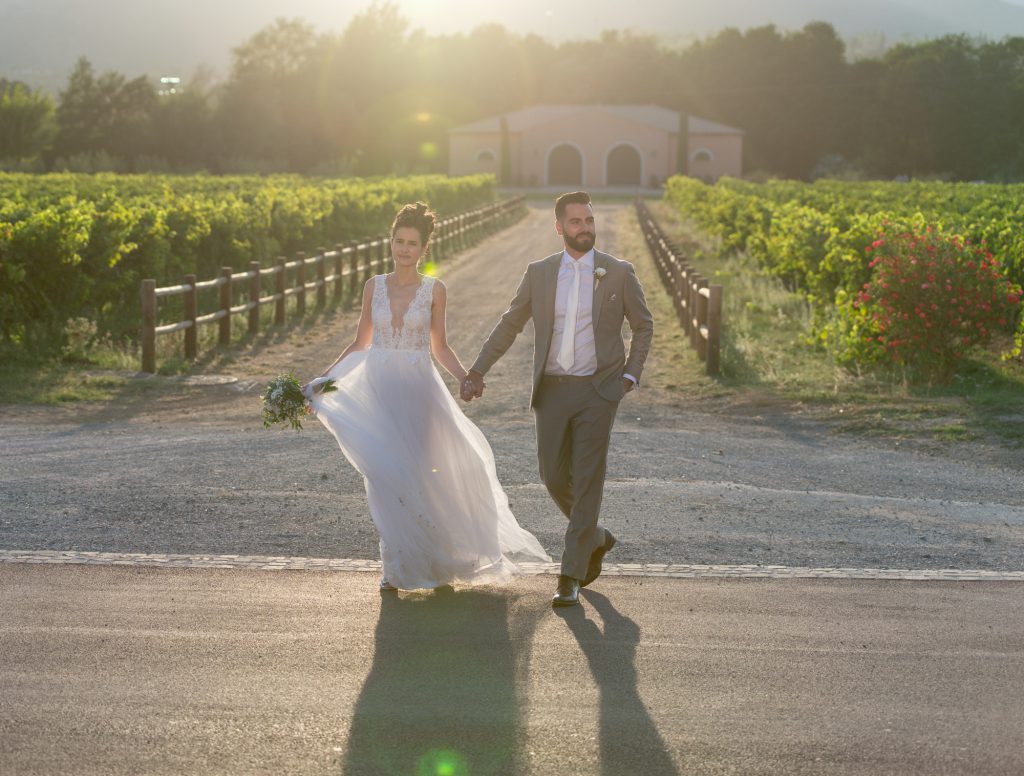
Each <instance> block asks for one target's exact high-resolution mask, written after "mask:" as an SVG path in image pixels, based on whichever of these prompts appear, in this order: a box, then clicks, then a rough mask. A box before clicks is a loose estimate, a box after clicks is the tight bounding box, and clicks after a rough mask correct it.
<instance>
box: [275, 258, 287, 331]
mask: <svg viewBox="0 0 1024 776" xmlns="http://www.w3.org/2000/svg"><path fill="white" fill-rule="evenodd" d="M285 263H286V262H285V260H284V256H278V257H277V273H276V274H275V276H274V296H276V297H277V300H276V301H275V302H274V325H275V326H283V325H284V305H285V302H287V301H288V299H287V298H286V297H285V295H284V290H285V288H286V286H287V278H286V277H285V275H287V274H288V269H287V268H286V267H285V266H284V265H285Z"/></svg>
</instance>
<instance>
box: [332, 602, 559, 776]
mask: <svg viewBox="0 0 1024 776" xmlns="http://www.w3.org/2000/svg"><path fill="white" fill-rule="evenodd" d="M517 601H518V597H517V596H516V595H514V594H511V593H509V592H507V591H503V592H485V591H469V590H467V591H458V592H456V591H453V590H452V589H451V588H440V589H439V590H437V591H434V592H433V593H432V594H431V593H424V594H418V593H417V594H401V595H397V594H394V593H386V594H383V595H382V597H381V608H380V619H379V620H378V621H377V630H376V635H375V652H374V657H373V667H372V668H371V670H370V674H369V676H368V677H367V679H366V683H365V684H364V685H363V689H362V692H361V693H360V695H359V699H358V701H357V702H356V706H355V709H354V711H353V717H352V724H351V727H350V729H349V737H348V747H347V753H346V756H345V760H344V762H343V765H342V773H344V774H350V775H351V776H356V775H357V774H358V776H370V775H373V774H380V775H381V776H385V775H387V776H390V774H402V776H405V775H406V774H430V775H431V776H434V774H449V775H450V776H464V775H466V774H473V775H474V776H476V774H502V775H504V774H509V776H511V775H512V774H520V773H524V772H525V770H526V768H525V765H524V762H523V757H522V752H521V751H520V744H521V742H522V740H523V738H524V736H523V734H522V732H521V730H522V718H521V717H522V704H521V702H520V701H521V692H522V691H521V688H523V687H525V682H524V681H520V675H521V673H522V672H524V671H525V669H526V667H527V665H528V663H529V652H530V649H531V646H532V643H533V631H534V629H535V628H536V624H537V622H538V619H539V617H540V616H541V612H540V611H536V612H531V611H530V609H531V608H532V609H537V607H526V606H522V607H519V606H517V605H516V603H517Z"/></svg>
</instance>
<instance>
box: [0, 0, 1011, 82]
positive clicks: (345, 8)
mask: <svg viewBox="0 0 1024 776" xmlns="http://www.w3.org/2000/svg"><path fill="white" fill-rule="evenodd" d="M371 2H372V0H288V2H282V0H172V2H163V3H153V2H151V0H0V77H5V76H6V77H14V78H18V79H23V80H26V81H27V82H29V83H32V84H43V85H46V86H47V87H48V88H56V87H57V86H59V85H60V84H61V83H62V82H63V80H64V79H65V78H66V76H67V73H68V72H69V70H70V68H71V67H72V65H73V63H74V61H75V60H76V59H77V58H78V57H79V56H86V57H88V58H89V59H90V60H91V61H92V62H93V64H94V65H95V66H96V67H97V69H100V70H103V69H114V70H117V71H119V72H124V73H126V74H129V75H137V74H141V73H148V74H150V75H162V74H168V73H173V74H178V75H182V76H185V77H188V76H189V75H190V74H191V73H192V72H194V70H195V68H196V67H197V66H199V65H201V64H206V65H210V66H212V67H213V69H214V70H215V72H217V73H219V74H220V75H223V74H224V73H225V72H226V70H227V66H228V64H229V61H230V54H231V50H232V48H234V47H235V46H238V45H239V44H241V43H242V42H244V41H245V40H246V39H248V38H249V37H250V36H251V35H252V34H253V33H255V32H256V31H257V30H259V29H261V28H263V27H265V26H266V25H268V24H270V23H272V22H273V20H274V19H275V18H277V17H281V16H285V17H300V18H303V19H305V20H306V21H308V22H310V23H311V24H312V25H313V26H314V27H315V28H317V29H318V30H320V31H336V32H337V31H341V30H342V29H344V28H345V26H346V25H347V24H348V22H349V21H350V20H351V18H352V17H353V16H354V15H355V14H357V13H359V12H361V11H365V10H366V9H367V8H369V7H370V5H371ZM396 5H397V6H398V7H399V9H400V11H401V13H402V14H403V15H404V16H405V17H406V18H407V19H408V20H409V23H410V26H411V27H412V28H413V29H417V28H422V29H425V30H426V31H427V32H428V33H430V34H446V33H454V32H460V31H468V30H471V29H473V28H474V27H476V26H478V25H480V24H484V23H487V22H497V23H500V24H502V25H504V26H505V27H507V28H508V29H510V30H512V31H514V32H516V33H537V34H540V35H542V36H544V37H546V38H548V39H550V40H554V41H559V40H565V39H572V38H576V39H579V38H592V37H594V36H596V35H598V34H600V32H601V31H602V30H610V29H624V28H629V29H634V30H639V31H642V32H653V33H656V34H659V35H661V36H663V37H664V38H665V39H666V40H667V41H668V42H669V43H670V44H673V45H684V44H686V43H687V42H689V41H691V40H693V39H695V38H697V37H700V36H703V35H707V34H710V33H712V32H714V31H717V30H720V29H722V28H723V27H726V26H737V27H740V28H749V27H754V26H759V25H763V24H769V23H774V24H777V25H778V26H780V27H782V28H783V29H794V28H800V27H802V26H803V25H804V24H806V23H807V22H808V21H811V20H824V21H828V22H830V23H832V24H833V25H834V26H835V27H836V29H837V31H838V32H839V33H840V34H841V35H843V36H844V37H847V38H848V39H853V38H856V37H857V36H860V35H864V34H877V33H884V34H885V36H886V38H887V39H888V40H900V39H904V38H906V37H907V36H910V37H913V38H921V37H934V36H937V35H943V34H949V33H951V32H965V33H968V34H982V35H986V36H988V37H990V38H996V39H998V38H1001V37H1003V36H1004V35H1022V36H1024V0H1004V1H1003V2H1001V1H1000V0H626V1H624V0H510V2H506V3H488V2H481V0H397V2H396Z"/></svg>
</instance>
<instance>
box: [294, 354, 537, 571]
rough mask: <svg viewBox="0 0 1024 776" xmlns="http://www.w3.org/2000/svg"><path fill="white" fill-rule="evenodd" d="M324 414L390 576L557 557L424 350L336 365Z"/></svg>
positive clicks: (501, 567) (319, 412)
mask: <svg viewBox="0 0 1024 776" xmlns="http://www.w3.org/2000/svg"><path fill="white" fill-rule="evenodd" d="M330 376H331V377H333V378H334V380H335V384H336V386H337V389H338V390H337V391H334V392H331V393H326V394H315V395H314V397H313V400H312V404H313V409H314V411H315V413H316V417H317V418H318V419H319V420H320V422H321V423H323V424H324V426H325V427H326V428H327V429H328V430H329V431H330V432H331V434H333V435H334V438H335V439H336V440H337V441H338V445H339V446H340V447H341V450H342V452H343V453H344V455H345V457H346V458H347V459H348V460H349V462H350V463H351V464H352V466H354V467H355V469H356V470H357V471H358V472H359V473H360V474H362V475H363V479H364V481H365V484H366V496H367V499H368V502H369V507H370V516H371V517H372V518H373V522H374V524H375V525H376V527H377V531H378V533H379V535H380V556H381V561H382V562H383V566H384V576H385V577H386V578H387V579H388V581H389V582H391V583H392V584H393V585H395V586H396V587H399V588H402V589H405V590H413V589H418V588H434V587H439V586H441V585H449V584H458V583H463V584H485V583H503V582H507V581H508V580H509V578H510V577H511V576H512V575H514V574H517V573H523V569H521V568H520V567H519V566H517V562H522V561H528V562H530V561H532V562H539V561H550V560H551V558H550V557H549V556H548V554H547V553H546V552H545V551H544V548H543V547H542V546H541V545H540V542H538V541H537V539H536V537H534V536H533V534H531V533H530V532H529V531H526V530H525V529H523V528H521V527H520V525H519V523H518V522H517V521H516V519H515V516H514V515H513V514H512V512H511V510H510V509H509V506H508V497H507V496H506V495H505V492H504V490H502V488H501V485H500V483H499V482H498V476H497V472H496V471H495V466H494V454H493V453H492V451H491V447H490V445H489V444H488V443H487V439H486V438H485V437H484V435H483V433H481V431H480V429H479V428H477V427H476V425H474V424H473V422H472V421H470V420H469V418H467V417H466V416H465V414H464V413H463V412H462V410H461V408H460V407H459V406H458V404H457V403H456V400H455V399H454V398H453V397H452V395H451V394H450V393H449V392H448V388H447V386H445V384H444V382H443V381H442V380H441V376H440V375H439V374H438V372H437V369H436V368H435V367H434V363H433V361H432V360H431V358H430V355H429V354H428V353H427V352H425V351H404V350H386V349H373V348H371V349H369V350H364V351H357V352H355V353H351V354H350V355H349V356H347V357H346V358H345V359H344V360H343V361H342V362H341V363H340V364H338V365H337V366H335V367H334V369H333V370H332V371H331V372H330Z"/></svg>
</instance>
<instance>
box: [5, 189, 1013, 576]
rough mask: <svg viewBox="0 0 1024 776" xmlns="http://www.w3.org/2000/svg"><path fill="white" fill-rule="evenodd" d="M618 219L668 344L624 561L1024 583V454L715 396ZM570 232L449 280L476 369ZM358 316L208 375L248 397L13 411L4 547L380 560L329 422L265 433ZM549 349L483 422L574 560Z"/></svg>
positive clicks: (606, 223)
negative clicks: (548, 420)
mask: <svg viewBox="0 0 1024 776" xmlns="http://www.w3.org/2000/svg"><path fill="white" fill-rule="evenodd" d="M597 216H598V219H599V224H598V245H599V247H601V248H602V249H603V250H606V251H609V252H611V253H614V254H617V255H620V256H622V257H623V258H628V259H630V260H633V261H634V262H636V265H637V270H638V274H639V275H640V277H641V279H642V281H643V283H644V285H645V288H646V289H647V292H648V295H649V297H650V298H651V303H652V308H653V309H654V310H655V316H656V326H657V327H658V331H659V335H658V338H657V339H656V342H655V350H654V352H653V353H652V357H651V359H650V361H649V362H648V368H647V373H646V376H645V382H644V386H643V388H642V390H641V391H640V392H639V393H638V394H634V395H631V396H629V397H627V399H626V400H625V401H624V402H623V404H622V406H621V407H620V412H619V417H618V420H617V423H616V428H615V434H614V437H613V446H612V454H611V462H610V464H609V476H608V487H607V492H606V499H605V507H604V512H603V514H604V516H605V519H606V521H607V523H608V525H609V526H611V527H613V529H615V530H616V532H617V534H618V535H619V536H620V537H621V539H620V546H619V547H617V548H616V554H617V555H618V557H617V558H616V560H617V561H618V562H630V561H633V562H641V561H649V562H678V563H754V564H757V563H761V564H778V565H799V566H815V567H817V566H830V567H888V568H983V569H1003V570H1016V569H1021V568H1024V488H1022V487H1021V483H1022V482H1024V475H1022V472H1024V451H1022V450H1019V449H1018V450H1013V449H1008V448H1004V447H1001V446H999V445H998V444H997V443H994V442H990V441H984V440H982V441H970V442H948V443H947V442H943V443H938V442H922V443H914V444H911V443H907V442H903V443H902V444H901V442H900V441H899V440H895V441H894V440H886V439H865V438H857V437H851V436H846V435H843V436H839V435H837V434H835V433H834V429H835V426H834V424H832V423H830V422H828V421H826V420H824V419H823V418H822V417H821V416H820V414H818V413H816V412H815V411H812V410H811V409H809V408H807V407H803V406H801V405H798V404H795V403H793V402H788V401H783V400H780V399H777V398H776V397H773V396H771V395H769V394H766V393H756V392H736V391H731V390H725V389H722V388H721V387H720V386H717V385H716V384H715V383H713V382H711V381H709V380H707V379H705V378H702V377H700V376H699V372H700V366H699V364H698V363H697V362H696V359H695V358H694V357H693V356H692V355H691V354H689V353H687V352H685V351H682V350H681V349H680V348H679V347H678V337H676V338H675V339H673V338H671V337H670V336H669V335H670V333H671V332H672V331H673V327H674V326H675V322H674V321H673V320H672V319H671V313H670V312H667V311H668V310H669V307H668V302H667V297H666V296H665V294H664V292H663V291H662V289H661V288H660V285H659V283H658V280H657V276H656V274H655V271H654V267H653V263H652V262H651V260H650V259H649V257H648V256H646V255H645V253H644V251H643V250H642V245H641V243H640V241H639V236H638V232H637V230H636V225H635V220H634V219H633V216H632V211H631V207H630V206H628V205H616V204H601V205H599V206H598V208H597ZM551 222H552V216H551V213H550V210H549V208H548V206H547V205H537V206H535V207H532V208H531V212H530V215H529V216H528V217H527V218H526V219H524V220H523V221H522V222H520V223H519V224H517V225H515V226H513V227H511V228H510V229H508V230H506V231H504V232H502V233H501V234H498V235H495V236H492V237H490V238H488V239H486V240H485V241H483V242H482V243H481V244H479V245H478V246H476V247H475V248H473V249H471V250H469V251H467V252H465V253H464V254H462V255H461V256H459V257H457V258H456V259H455V260H454V261H452V262H450V263H447V264H444V265H442V267H441V277H442V278H443V280H444V281H445V283H446V284H447V285H448V287H449V296H450V299H451V302H450V311H449V339H450V341H451V342H452V344H453V346H454V347H455V349H456V351H457V352H458V353H459V354H460V356H461V357H462V359H463V361H464V362H465V363H467V364H468V363H469V362H471V361H472V360H473V358H474V357H475V355H476V352H477V349H478V347H479V345H480V343H481V342H482V340H483V339H484V337H486V335H487V333H488V332H489V331H490V329H491V327H492V326H493V324H494V323H495V322H496V320H497V319H498V317H499V315H500V314H501V312H502V311H503V310H504V309H505V306H506V305H507V302H508V300H509V298H510V297H511V295H512V293H513V292H514V290H515V288H516V285H517V283H518V280H519V278H520V277H521V275H522V272H523V270H524V268H525V266H526V264H527V263H528V262H529V261H532V260H534V259H537V258H540V257H543V256H545V255H547V254H549V253H551V252H553V251H555V250H557V249H558V248H559V245H560V244H559V241H558V238H557V236H556V235H555V234H554V230H553V228H552V223H551ZM356 317H357V316H356V313H354V312H338V313H327V314H324V315H322V316H319V317H317V318H314V319H312V322H311V323H310V324H307V325H306V326H305V327H304V328H303V329H301V330H297V331H295V333H294V334H292V335H291V336H288V337H286V338H283V337H282V336H281V335H280V334H277V335H273V334H272V335H268V337H267V340H266V341H260V342H257V343H256V345H253V346H250V347H248V348H247V349H245V350H241V351H236V352H235V353H234V354H233V355H232V356H230V357H228V358H225V359H222V360H221V361H219V362H218V361H213V362H211V363H210V364H209V366H207V367H206V369H205V371H206V372H207V373H210V372H213V373H216V374H228V375H231V376H232V377H236V378H238V382H235V383H233V384H230V385H211V386H202V385H187V384H184V383H182V382H178V381H176V380H174V379H171V378H153V380H152V381H150V382H151V383H152V384H153V388H152V389H151V390H147V391H142V392H138V391H132V392H128V393H126V395H125V397H124V398H123V400H119V401H116V402H110V403H106V404H104V405H99V406H97V405H90V404H84V403H83V404H78V405H74V406H70V407H57V408H54V407H22V406H18V407H0V430H2V433H3V436H4V439H5V444H4V445H3V449H2V450H0V548H5V549H60V550H65V549H67V550H70V549H79V550H108V551H126V552H182V553H185V552H211V553H233V552H237V553H255V554H284V555H306V556H314V557H356V558H358V557H367V558H372V557H375V556H376V551H377V549H376V537H375V533H374V531H373V527H372V524H371V523H370V521H369V517H368V514H367V510H366V505H365V499H364V494H363V488H362V481H361V478H360V477H359V476H358V475H357V474H356V473H355V472H353V471H352V469H351V467H349V466H348V464H347V463H346V462H345V461H344V460H343V459H342V458H341V456H340V454H339V453H338V451H337V448H336V447H335V446H334V443H333V440H331V438H330V437H329V435H328V434H327V433H326V432H325V431H324V430H323V429H322V428H321V427H320V426H319V425H318V424H317V423H315V422H313V423H311V424H310V426H309V428H308V430H307V431H305V432H303V433H302V434H294V433H291V432H274V431H265V430H263V429H262V427H261V426H260V419H259V405H258V398H257V397H258V393H259V389H260V386H261V385H262V384H263V383H264V382H265V381H266V380H267V379H269V378H270V377H272V376H274V375H275V374H277V373H279V372H282V371H287V370H289V369H293V370H294V371H295V372H296V374H298V375H299V376H301V377H308V376H310V375H312V374H315V373H318V372H319V371H320V370H321V369H323V367H324V366H326V365H327V364H329V363H330V362H331V361H333V359H334V358H335V357H336V355H337V353H338V352H339V351H340V350H341V349H342V348H343V347H344V346H345V344H346V343H347V342H348V341H349V340H350V338H351V336H352V334H353V332H354V327H355V321H356ZM278 340H280V341H278ZM531 347H532V331H531V329H530V328H529V325H528V327H527V330H526V331H524V332H523V334H522V335H521V336H520V337H519V339H518V340H517V342H516V343H515V345H514V346H513V347H512V349H511V350H510V351H509V352H508V353H507V354H506V356H505V357H504V358H503V359H502V360H501V361H500V362H499V363H498V364H497V365H496V366H495V368H494V369H493V370H492V371H491V373H490V374H489V375H488V377H487V381H488V389H487V393H486V395H485V397H484V399H483V400H482V401H476V402H473V403H472V404H470V405H469V406H467V407H466V412H467V414H468V415H469V416H470V417H471V418H472V419H473V420H474V421H475V422H477V423H478V424H479V425H480V427H481V428H482V429H483V431H484V433H485V434H486V435H487V437H488V439H489V440H490V441H491V444H492V446H493V447H494V451H495V456H496V459H497V463H498V474H499V477H500V478H501V480H502V482H503V484H504V485H505V487H506V489H507V490H508V492H509V496H510V500H511V501H512V506H513V510H514V511H515V512H516V515H517V517H519V519H520V521H521V522H522V523H523V524H524V525H525V526H526V527H528V528H529V529H530V530H532V531H534V532H535V533H537V535H538V536H539V537H540V538H541V540H542V542H543V543H544V544H545V546H547V547H548V549H549V550H552V551H555V550H556V549H557V548H558V547H559V545H560V542H561V534H562V531H563V523H562V518H561V517H559V516H558V515H557V514H556V512H555V510H554V508H553V506H552V505H551V503H550V500H549V499H548V497H547V494H546V492H545V491H544V489H543V487H542V486H541V485H540V484H539V482H538V480H537V476H536V471H535V470H536V467H535V452H534V432H533V419H532V416H531V414H530V412H529V410H528V407H527V402H528V394H529V384H530V364H531V358H532V357H531ZM449 384H450V385H451V384H452V381H451V380H449ZM453 387H454V386H453Z"/></svg>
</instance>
